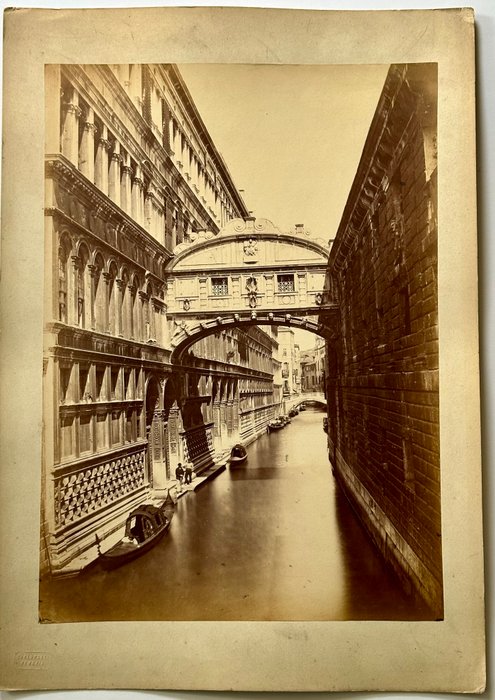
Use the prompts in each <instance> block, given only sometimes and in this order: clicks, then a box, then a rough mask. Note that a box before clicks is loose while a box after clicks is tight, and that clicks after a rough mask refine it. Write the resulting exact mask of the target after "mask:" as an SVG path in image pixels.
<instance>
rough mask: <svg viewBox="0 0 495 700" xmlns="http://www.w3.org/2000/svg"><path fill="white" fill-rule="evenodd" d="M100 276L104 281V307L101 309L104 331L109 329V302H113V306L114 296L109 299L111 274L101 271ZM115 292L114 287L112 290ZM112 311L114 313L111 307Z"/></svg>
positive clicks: (110, 312) (110, 310) (110, 311)
mask: <svg viewBox="0 0 495 700" xmlns="http://www.w3.org/2000/svg"><path fill="white" fill-rule="evenodd" d="M102 277H103V280H104V282H105V308H104V311H103V328H104V329H105V332H109V331H110V316H111V314H112V309H111V308H110V304H111V303H113V304H114V306H115V298H113V299H112V300H111V299H110V283H111V280H112V276H111V275H109V274H108V272H102ZM113 291H114V294H115V289H114V290H113ZM113 313H115V308H114V309H113Z"/></svg>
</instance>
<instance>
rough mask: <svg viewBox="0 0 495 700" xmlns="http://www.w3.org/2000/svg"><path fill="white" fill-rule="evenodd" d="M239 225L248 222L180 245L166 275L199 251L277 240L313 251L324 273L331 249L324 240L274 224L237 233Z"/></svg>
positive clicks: (199, 236) (206, 232) (167, 268)
mask: <svg viewBox="0 0 495 700" xmlns="http://www.w3.org/2000/svg"><path fill="white" fill-rule="evenodd" d="M261 221H262V222H264V221H267V223H268V224H271V222H268V220H264V219H262V220H261ZM236 222H240V224H247V223H248V222H249V220H247V221H244V220H243V219H232V220H231V221H230V222H229V223H228V224H227V226H226V227H225V228H224V229H223V230H222V231H220V232H219V233H218V234H216V235H215V234H214V233H213V232H212V231H200V232H199V233H198V234H197V238H196V239H195V240H193V241H188V242H185V243H184V242H183V243H179V245H178V246H176V247H175V249H174V257H173V258H172V259H171V260H170V261H169V263H168V264H167V267H166V270H167V272H172V271H173V270H174V268H175V267H176V266H177V265H179V264H180V263H181V262H182V261H183V260H184V259H185V258H187V257H188V255H190V254H192V253H197V252H198V251H200V250H207V249H208V248H212V247H214V246H218V245H220V244H224V243H232V242H236V241H239V240H249V239H250V238H251V239H263V240H275V241H279V242H281V243H290V244H292V245H295V246H299V247H301V248H305V249H307V250H312V251H313V252H314V253H316V254H318V255H320V256H321V264H322V265H324V266H325V269H326V266H327V265H328V258H329V254H330V247H329V245H328V244H327V243H325V241H324V239H322V238H311V237H308V236H306V235H304V234H301V233H292V232H284V231H280V230H278V229H277V228H276V227H275V226H274V225H273V224H271V226H269V225H263V227H262V228H256V226H252V227H246V228H243V229H242V230H236ZM240 224H239V226H240ZM307 264H311V265H312V266H314V264H315V263H314V262H312V263H306V265H307ZM286 266H287V265H286V264H285V265H284V264H282V263H281V264H280V267H286ZM256 267H258V266H256ZM271 267H272V266H270V268H271ZM244 268H246V266H244Z"/></svg>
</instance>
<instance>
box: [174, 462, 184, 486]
mask: <svg viewBox="0 0 495 700" xmlns="http://www.w3.org/2000/svg"><path fill="white" fill-rule="evenodd" d="M175 478H176V479H177V488H178V489H179V491H182V481H183V479H184V468H183V466H182V464H181V463H180V462H179V464H178V465H177V468H176V470H175Z"/></svg>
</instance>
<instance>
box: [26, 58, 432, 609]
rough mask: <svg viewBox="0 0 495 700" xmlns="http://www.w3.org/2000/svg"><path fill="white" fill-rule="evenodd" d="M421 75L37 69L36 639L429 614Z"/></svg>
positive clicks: (428, 367) (425, 130)
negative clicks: (40, 278) (57, 627)
mask: <svg viewBox="0 0 495 700" xmlns="http://www.w3.org/2000/svg"><path fill="white" fill-rule="evenodd" d="M436 75H437V67H436V65H435V64H409V65H391V66H270V65H268V66H263V65H220V66H218V65H199V66H195V65H186V66H178V65H174V64H151V65H150V64H145V65H143V64H131V65H129V64H126V65H122V64H119V65H62V66H60V65H58V66H53V65H50V66H47V68H46V73H45V77H46V81H45V90H46V110H47V119H46V122H45V124H46V160H45V168H46V170H45V175H46V198H47V199H46V208H45V245H46V258H45V273H46V279H45V303H46V306H45V311H46V317H45V350H44V365H43V371H44V377H43V380H44V385H43V394H44V430H45V433H44V447H45V450H44V454H43V472H42V511H41V538H42V539H41V571H40V573H41V586H40V619H41V621H42V622H73V621H81V620H84V621H91V620H184V619H185V620H356V619H369V620H381V619H385V620H387V619H390V620H415V619H417V620H436V619H441V618H442V607H443V606H442V549H441V507H440V460H439V439H438V424H439V415H438V411H439V406H438V324H437V308H438V304H437V205H436V191H437V139H436V113H437V79H436ZM195 94H196V95H197V97H196V100H195V98H194V95H195ZM202 105H204V109H203V110H202V109H201V106H202ZM209 122H211V126H210V128H209V127H208V123H209ZM213 134H214V135H215V138H214V137H213ZM228 154H232V156H231V158H229V156H228ZM238 173H239V174H238ZM236 176H237V178H239V177H241V180H240V184H242V186H243V187H242V188H240V187H239V186H238V184H237V183H236ZM339 217H340V221H339Z"/></svg>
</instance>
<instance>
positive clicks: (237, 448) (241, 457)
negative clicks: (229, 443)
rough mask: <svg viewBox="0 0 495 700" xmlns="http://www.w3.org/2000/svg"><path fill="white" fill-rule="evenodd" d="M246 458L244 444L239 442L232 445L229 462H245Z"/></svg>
mask: <svg viewBox="0 0 495 700" xmlns="http://www.w3.org/2000/svg"><path fill="white" fill-rule="evenodd" d="M246 459H247V452H246V448H245V447H244V445H241V444H240V443H239V444H237V445H234V447H233V448H232V449H231V451H230V463H231V464H242V462H245V461H246Z"/></svg>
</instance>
